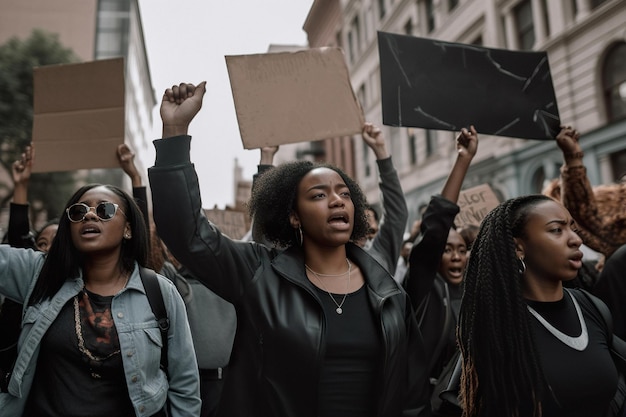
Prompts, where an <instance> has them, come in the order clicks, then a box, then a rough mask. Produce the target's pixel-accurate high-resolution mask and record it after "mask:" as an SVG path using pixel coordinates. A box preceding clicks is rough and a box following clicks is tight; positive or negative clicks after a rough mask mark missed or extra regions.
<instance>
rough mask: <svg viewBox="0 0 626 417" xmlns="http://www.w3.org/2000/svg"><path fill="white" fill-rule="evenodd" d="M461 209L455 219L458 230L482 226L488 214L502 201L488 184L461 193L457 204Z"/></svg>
mask: <svg viewBox="0 0 626 417" xmlns="http://www.w3.org/2000/svg"><path fill="white" fill-rule="evenodd" d="M457 204H458V205H459V207H460V208H461V211H460V212H459V214H457V216H456V218H455V219H454V224H455V225H456V227H457V228H460V227H463V226H467V225H469V224H473V225H476V226H480V222H482V221H483V219H484V218H485V216H486V215H487V213H489V212H490V211H491V210H493V209H494V208H496V206H497V205H498V204H500V201H499V200H498V197H497V196H496V194H495V193H494V192H493V190H492V189H491V187H490V186H489V185H488V184H481V185H478V186H476V187H473V188H469V189H467V190H464V191H461V193H460V194H459V201H458V203H457Z"/></svg>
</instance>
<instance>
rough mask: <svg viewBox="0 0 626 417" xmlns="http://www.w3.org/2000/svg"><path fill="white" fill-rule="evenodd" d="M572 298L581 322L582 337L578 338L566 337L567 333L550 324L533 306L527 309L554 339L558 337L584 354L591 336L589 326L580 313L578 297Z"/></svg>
mask: <svg viewBox="0 0 626 417" xmlns="http://www.w3.org/2000/svg"><path fill="white" fill-rule="evenodd" d="M568 295H569V293H568ZM570 298H571V299H572V301H573V302H574V307H575V308H576V314H578V321H580V329H581V331H580V336H578V337H572V336H568V335H566V334H565V333H563V332H561V331H560V330H559V329H557V328H556V327H554V326H552V325H551V324H550V323H548V321H547V320H546V319H544V318H543V317H542V316H541V315H540V314H539V313H537V311H535V309H534V308H532V307H531V306H526V307H527V308H528V311H530V314H532V315H533V316H535V318H536V319H537V320H538V321H539V323H541V324H542V325H543V327H545V328H546V330H548V331H549V332H550V333H552V334H553V335H554V337H556V338H557V339H559V340H560V341H561V342H563V343H565V344H566V345H567V346H569V347H571V348H572V349H576V350H578V351H581V352H582V351H583V350H585V348H586V347H587V344H588V343H589V335H588V333H587V324H586V323H585V319H584V318H583V313H582V312H581V311H580V306H579V305H578V302H577V301H576V297H572V296H571V295H570Z"/></svg>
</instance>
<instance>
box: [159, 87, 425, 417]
mask: <svg viewBox="0 0 626 417" xmlns="http://www.w3.org/2000/svg"><path fill="white" fill-rule="evenodd" d="M204 93H205V83H201V84H200V85H198V86H195V85H192V84H187V83H181V84H179V85H176V86H173V87H172V88H168V89H167V90H166V91H165V93H164V95H163V101H162V104H161V118H162V120H163V139H161V140H156V141H155V147H156V161H155V165H154V167H152V168H150V169H149V178H150V185H151V189H152V201H153V204H154V217H155V221H156V224H157V228H158V230H159V235H160V236H161V237H162V238H163V240H164V241H165V243H166V244H167V246H168V248H170V250H171V251H172V253H173V254H174V256H176V258H177V259H179V261H180V262H181V263H182V264H183V265H185V266H186V267H187V268H189V269H190V270H191V272H192V273H193V274H194V275H195V276H196V277H197V278H198V279H199V280H201V281H202V283H203V284H205V285H207V286H208V287H209V288H210V289H211V290H213V291H214V292H215V293H216V294H218V295H220V296H221V297H223V298H224V299H226V300H228V301H230V302H231V303H232V304H233V305H234V306H235V308H236V311H237V333H236V336H235V343H234V346H233V352H232V355H231V361H230V363H229V375H228V378H226V384H225V387H224V392H223V396H222V399H221V402H220V408H219V410H218V414H219V415H224V416H267V415H271V416H273V417H287V416H289V417H292V416H299V417H307V416H311V417H313V416H316V417H318V416H319V417H327V416H337V415H359V416H364V417H366V416H372V417H373V416H377V417H400V416H402V415H406V416H409V415H411V416H417V415H427V414H428V412H429V410H428V406H427V397H428V381H427V378H426V372H425V360H426V358H425V357H424V356H423V347H422V346H421V336H420V333H419V329H418V328H417V323H416V321H415V316H414V314H413V311H412V308H411V304H410V301H409V300H408V297H407V294H406V293H405V292H404V291H403V290H402V289H401V288H400V287H398V285H397V284H396V283H395V282H394V281H393V279H392V277H391V276H390V274H389V272H388V271H387V270H386V269H385V268H383V267H382V266H381V265H380V264H379V263H378V262H376V261H375V260H374V259H373V258H372V256H370V255H368V254H367V253H366V252H365V251H363V250H362V249H361V248H360V247H358V246H356V245H354V244H353V243H352V241H356V240H359V239H361V238H363V237H365V234H366V231H367V227H368V224H367V221H366V218H365V197H364V195H363V193H362V192H361V190H360V189H359V187H358V185H357V184H356V183H355V182H354V181H353V180H352V179H350V178H349V177H348V176H346V175H345V174H344V173H343V172H342V171H341V170H339V169H338V168H335V167H332V166H329V165H317V164H314V163H312V162H310V161H297V162H292V163H288V164H283V165H280V166H278V167H275V168H273V169H271V170H269V171H267V172H266V173H264V174H263V175H262V176H260V177H259V178H258V180H257V184H256V185H255V187H254V193H253V195H252V198H251V200H250V212H251V215H252V216H253V218H254V221H255V223H256V227H258V231H259V232H260V233H262V234H263V235H264V236H265V238H266V239H268V240H269V241H271V242H277V244H278V247H279V248H280V249H274V248H270V247H268V246H265V245H263V244H259V243H255V242H242V241H236V240H232V239H230V238H228V237H227V236H225V235H223V234H222V233H220V231H219V229H218V228H217V227H216V226H215V225H214V224H212V223H210V222H209V221H208V220H207V218H206V217H205V216H204V215H203V213H202V211H201V210H200V208H201V207H202V201H201V198H200V190H199V185H198V178H197V174H196V172H195V170H194V166H193V165H192V164H191V162H190V160H189V150H190V139H191V138H190V137H189V136H188V135H187V129H188V126H189V123H190V122H191V121H192V119H193V118H194V116H195V115H196V114H197V112H198V111H199V110H200V108H201V106H202V97H203V95H204ZM366 128H367V127H364V130H365V129H366ZM383 364H384V365H383Z"/></svg>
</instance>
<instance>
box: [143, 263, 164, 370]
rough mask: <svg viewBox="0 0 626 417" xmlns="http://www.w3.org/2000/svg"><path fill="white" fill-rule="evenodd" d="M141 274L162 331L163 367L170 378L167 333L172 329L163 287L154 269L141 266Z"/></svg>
mask: <svg viewBox="0 0 626 417" xmlns="http://www.w3.org/2000/svg"><path fill="white" fill-rule="evenodd" d="M139 276H140V277H141V282H142V283H143V287H144V288H145V290H146V296H147V297H148V303H149V304H150V308H151V309H152V313H153V314H154V316H155V317H156V320H157V323H158V324H159V330H160V331H161V340H162V344H163V347H162V348H161V369H162V370H163V372H165V375H167V378H168V379H169V372H168V369H167V366H168V361H167V333H168V331H169V329H170V320H169V319H168V318H167V310H166V309H165V303H164V302H163V294H162V293H161V287H160V286H159V279H158V278H157V276H156V272H154V271H153V270H152V269H149V268H145V267H143V266H139Z"/></svg>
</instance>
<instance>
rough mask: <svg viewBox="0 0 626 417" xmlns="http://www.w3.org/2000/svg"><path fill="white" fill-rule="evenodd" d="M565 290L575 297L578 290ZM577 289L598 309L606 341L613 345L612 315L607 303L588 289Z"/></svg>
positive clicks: (610, 345)
mask: <svg viewBox="0 0 626 417" xmlns="http://www.w3.org/2000/svg"><path fill="white" fill-rule="evenodd" d="M567 291H568V292H569V294H570V295H571V296H572V297H576V293H577V292H578V291H570V290H567ZM579 291H580V293H581V294H582V295H584V296H585V298H586V299H587V301H588V302H589V303H591V304H592V305H593V306H594V307H595V309H596V310H597V311H598V313H600V315H601V316H602V320H603V321H604V324H605V325H606V330H607V334H608V336H609V340H608V341H607V342H608V344H609V347H612V346H613V317H612V316H611V311H610V310H609V308H608V307H607V305H606V304H604V302H602V300H600V299H599V298H598V297H596V296H595V295H592V294H591V293H590V292H589V291H587V290H585V289H583V288H579Z"/></svg>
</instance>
